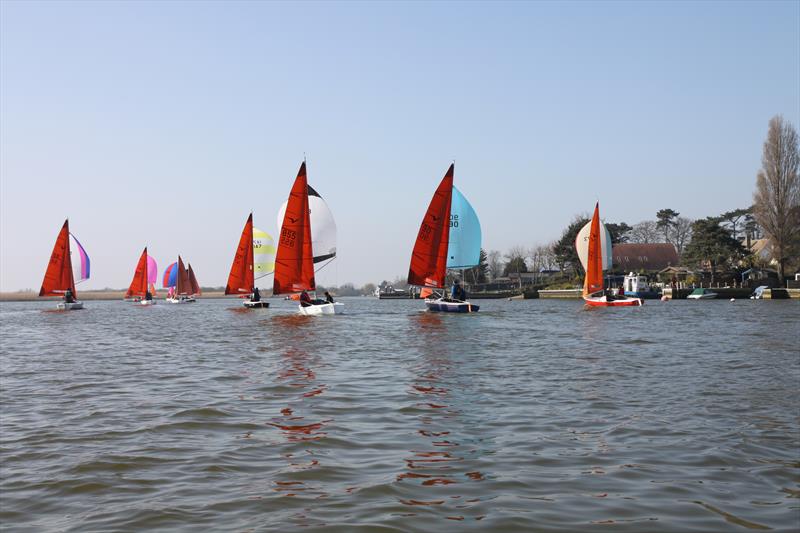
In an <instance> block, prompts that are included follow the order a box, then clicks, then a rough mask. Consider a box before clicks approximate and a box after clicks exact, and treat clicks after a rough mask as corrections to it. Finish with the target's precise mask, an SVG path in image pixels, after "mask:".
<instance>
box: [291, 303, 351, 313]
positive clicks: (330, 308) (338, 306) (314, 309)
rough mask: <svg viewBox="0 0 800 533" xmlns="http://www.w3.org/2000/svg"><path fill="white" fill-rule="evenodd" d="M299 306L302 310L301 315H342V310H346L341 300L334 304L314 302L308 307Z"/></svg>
mask: <svg viewBox="0 0 800 533" xmlns="http://www.w3.org/2000/svg"><path fill="white" fill-rule="evenodd" d="M297 308H298V309H299V310H300V314H301V315H306V316H321V315H341V314H342V312H344V304H342V303H339V302H336V303H332V304H330V303H326V304H314V305H309V306H306V307H303V306H302V305H298V306H297Z"/></svg>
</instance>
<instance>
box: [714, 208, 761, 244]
mask: <svg viewBox="0 0 800 533" xmlns="http://www.w3.org/2000/svg"><path fill="white" fill-rule="evenodd" d="M752 209H753V208H752V207H746V208H744V209H734V210H733V211H728V212H727V213H722V214H721V215H720V216H719V218H720V221H721V223H722V225H723V226H725V227H727V228H728V229H730V230H731V235H732V236H733V238H734V239H738V238H739V223H740V222H741V223H742V224H743V225H744V224H745V222H746V220H745V219H746V217H747V215H749V214H750V212H751V211H752Z"/></svg>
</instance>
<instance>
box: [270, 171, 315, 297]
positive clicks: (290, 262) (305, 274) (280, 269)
mask: <svg viewBox="0 0 800 533" xmlns="http://www.w3.org/2000/svg"><path fill="white" fill-rule="evenodd" d="M315 288H316V283H315V281H314V254H313V250H312V249H311V220H310V217H309V210H308V180H307V178H306V164H305V162H303V164H302V165H300V171H299V172H298V173H297V179H295V180H294V185H293V186H292V191H291V192H290V193H289V202H288V203H287V205H286V213H285V214H284V216H283V225H282V226H281V234H280V238H279V240H278V250H277V252H276V254H275V281H274V283H273V286H272V293H273V294H285V293H288V292H299V291H303V290H311V291H313V290H314V289H315Z"/></svg>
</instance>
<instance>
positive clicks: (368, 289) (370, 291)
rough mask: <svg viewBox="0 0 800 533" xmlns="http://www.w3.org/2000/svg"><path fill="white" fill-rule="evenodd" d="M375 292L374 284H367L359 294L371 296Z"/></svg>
mask: <svg viewBox="0 0 800 533" xmlns="http://www.w3.org/2000/svg"><path fill="white" fill-rule="evenodd" d="M374 292H375V284H374V283H367V284H365V285H364V286H363V287H361V294H373V293H374Z"/></svg>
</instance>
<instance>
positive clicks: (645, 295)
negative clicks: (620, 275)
mask: <svg viewBox="0 0 800 533" xmlns="http://www.w3.org/2000/svg"><path fill="white" fill-rule="evenodd" d="M622 284H623V291H624V294H625V296H631V297H633V298H642V299H643V300H651V299H657V298H661V291H658V290H656V288H655V287H652V286H651V285H650V283H648V281H647V276H642V275H639V274H634V273H633V272H631V273H630V274H628V275H626V276H625V278H624V279H623V281H622Z"/></svg>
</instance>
